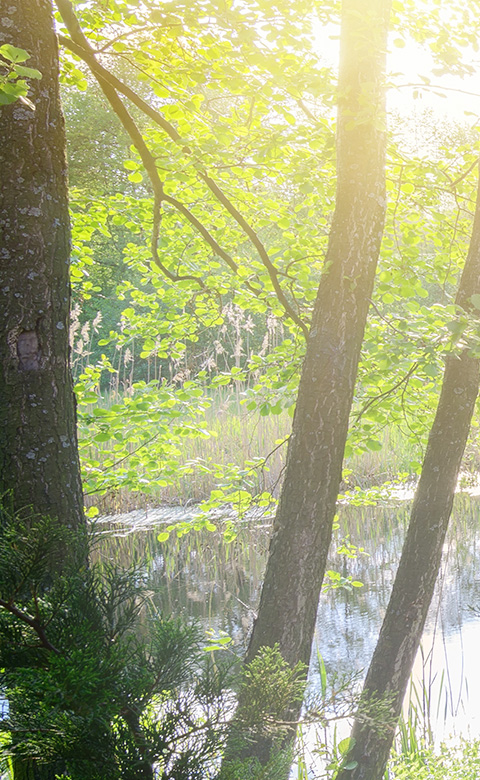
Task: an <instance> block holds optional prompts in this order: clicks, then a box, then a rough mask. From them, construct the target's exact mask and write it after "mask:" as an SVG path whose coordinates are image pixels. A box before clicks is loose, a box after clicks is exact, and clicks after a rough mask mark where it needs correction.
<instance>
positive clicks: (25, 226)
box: [0, 0, 83, 527]
mask: <svg viewBox="0 0 480 780" xmlns="http://www.w3.org/2000/svg"><path fill="white" fill-rule="evenodd" d="M1 17H2V18H1V19H0V44H4V43H10V44H12V45H14V46H16V47H19V48H22V49H25V50H26V51H27V52H29V54H30V55H31V59H30V60H28V62H27V63H26V64H27V65H29V66H31V67H34V68H37V69H38V70H40V71H41V73H42V79H41V81H33V82H32V85H31V87H32V88H31V92H30V95H29V98H30V100H31V101H32V103H33V104H34V106H35V110H32V109H31V108H30V107H29V106H28V105H25V104H24V103H22V102H20V101H17V102H16V103H14V104H12V105H8V106H0V138H1V144H0V321H1V337H0V497H2V498H3V500H6V499H7V496H9V497H10V500H11V504H12V506H13V508H14V509H15V510H19V509H23V508H27V507H33V509H34V511H35V512H37V513H41V514H48V515H51V516H55V517H58V518H61V519H62V521H63V522H65V523H67V524H69V525H71V526H73V527H75V526H78V525H79V524H80V523H81V522H82V512H83V509H82V505H83V502H82V492H81V483H80V469H79V461H78V451H77V437H76V420H75V405H74V396H73V388H72V379H71V374H70V367H69V344H68V328H69V303H70V289H69V253H70V226H69V215H68V203H67V171H66V157H65V133H64V122H63V117H62V112H61V108H60V100H59V86H58V54H57V43H56V37H55V33H54V29H53V17H52V8H51V4H50V2H49V0H5V2H3V4H2V14H1Z"/></svg>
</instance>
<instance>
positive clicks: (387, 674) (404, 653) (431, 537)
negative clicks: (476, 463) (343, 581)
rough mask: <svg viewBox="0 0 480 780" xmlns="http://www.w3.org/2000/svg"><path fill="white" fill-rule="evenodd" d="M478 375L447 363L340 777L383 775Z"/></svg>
mask: <svg viewBox="0 0 480 780" xmlns="http://www.w3.org/2000/svg"><path fill="white" fill-rule="evenodd" d="M474 294H477V295H478V294H480V190H479V191H478V192H477V206H476V212H475V219H474V223H473V230H472V238H471V242H470V247H469V252H468V256H467V260H466V263H465V267H464V271H463V274H462V277H461V280H460V285H459V289H458V293H457V297H456V303H457V305H458V306H461V307H462V308H463V309H465V310H467V311H468V310H469V309H471V308H472V307H471V303H470V298H471V296H472V295H474ZM479 370H480V361H479V359H478V358H477V357H475V356H474V355H472V354H471V353H470V350H469V349H468V348H465V349H463V351H462V352H461V353H460V354H457V355H450V356H449V357H447V359H446V362H445V371H444V378H443V384H442V390H441V394H440V399H439V403H438V407H437V412H436V415H435V420H434V422H433V425H432V429H431V431H430V435H429V439H428V445H427V449H426V452H425V458H424V461H423V467H422V474H421V477H420V480H419V483H418V487H417V490H416V492H415V498H414V501H413V506H412V511H411V516H410V523H409V527H408V531H407V536H406V540H405V543H404V547H403V550H402V556H401V559H400V564H399V567H398V571H397V574H396V577H395V582H394V585H393V590H392V595H391V597H390V601H389V604H388V607H387V611H386V614H385V618H384V621H383V625H382V628H381V631H380V636H379V639H378V643H377V646H376V648H375V652H374V655H373V658H372V661H371V664H370V668H369V670H368V673H367V677H366V680H365V685H364V688H363V691H362V697H361V703H360V707H359V710H358V714H357V716H356V719H355V722H354V726H353V730H352V737H353V738H354V740H355V744H354V746H353V748H352V750H351V751H350V752H349V754H348V761H349V762H350V761H356V762H357V766H356V768H355V769H353V770H341V771H340V772H339V773H338V774H337V780H381V778H383V775H384V772H385V767H386V764H387V761H388V756H389V753H390V749H391V746H392V742H393V738H394V730H395V726H396V723H397V720H398V718H399V716H400V712H401V708H402V702H403V698H404V695H405V690H406V687H407V684H408V680H409V677H410V674H411V671H412V666H413V662H414V660H415V655H416V653H417V650H418V646H419V644H420V640H421V636H422V632H423V628H424V625H425V620H426V618H427V614H428V609H429V606H430V602H431V600H432V595H433V591H434V587H435V582H436V579H437V576H438V571H439V568H440V562H441V558H442V549H443V544H444V540H445V534H446V531H447V527H448V522H449V519H450V514H451V511H452V505H453V499H454V494H455V488H456V484H457V479H458V473H459V470H460V466H461V463H462V458H463V453H464V449H465V444H466V441H467V437H468V432H469V430H470V423H471V419H472V415H473V412H474V408H475V401H476V398H477V394H478V386H479V377H480V374H479ZM382 700H383V701H384V703H385V704H387V705H388V708H389V720H388V723H385V722H384V723H382V722H380V719H379V717H378V714H377V717H375V702H378V701H382Z"/></svg>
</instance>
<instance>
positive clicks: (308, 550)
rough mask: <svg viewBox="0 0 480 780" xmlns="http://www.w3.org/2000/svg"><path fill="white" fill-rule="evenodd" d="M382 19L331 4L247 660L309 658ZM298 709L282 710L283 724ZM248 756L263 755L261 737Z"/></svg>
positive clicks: (348, 367)
mask: <svg viewBox="0 0 480 780" xmlns="http://www.w3.org/2000/svg"><path fill="white" fill-rule="evenodd" d="M389 15H390V0H344V2H343V6H342V27H341V44H340V68H339V82H338V123H337V194H336V205H335V212H334V215H333V222H332V227H331V232H330V237H329V245H328V250H327V254H326V258H325V270H324V273H323V275H322V279H321V282H320V285H319V289H318V294H317V299H316V302H315V307H314V314H313V318H312V326H311V331H310V335H309V338H308V342H307V350H306V357H305V362H304V365H303V369H302V375H301V380H300V386H299V392H298V399H297V405H296V411H295V416H294V420H293V428H292V435H291V437H290V442H289V447H288V454H287V463H286V471H285V479H284V484H283V488H282V492H281V497H280V502H279V506H278V510H277V513H276V517H275V521H274V525H273V531H272V538H271V542H270V548H269V555H268V560H267V567H266V573H265V579H264V583H263V589H262V594H261V599H260V606H259V611H258V617H257V619H256V621H255V624H254V627H253V633H252V636H251V639H250V643H249V647H248V651H247V656H246V662H247V663H248V662H249V661H251V660H252V659H253V658H254V657H255V655H256V654H257V653H258V651H259V649H260V648H261V647H263V646H266V645H268V646H273V645H275V644H278V646H279V649H280V652H281V654H282V656H283V657H284V658H285V660H286V661H287V662H288V663H289V664H290V665H291V666H294V665H295V664H296V663H297V662H298V661H302V662H303V663H305V664H307V665H308V663H309V660H310V653H311V645H312V639H313V634H314V629H315V619H316V614H317V608H318V599H319V595H320V588H321V586H322V582H323V577H324V573H325V567H326V561H327V554H328V549H329V546H330V541H331V535H332V525H333V519H334V516H335V506H336V500H337V495H338V490H339V485H340V480H341V473H342V461H343V452H344V448H345V441H346V436H347V430H348V419H349V415H350V409H351V405H352V400H353V391H354V385H355V380H356V376H357V368H358V362H359V357H360V348H361V345H362V340H363V334H364V328H365V322H366V318H367V313H368V308H369V303H370V297H371V294H372V288H373V283H374V277H375V270H376V266H377V262H378V256H379V251H380V244H381V240H382V235H383V227H384V220H385V208H386V196H385V59H386V58H385V54H386V39H387V30H388V20H389ZM241 706H242V704H241V701H240V702H239V714H240V721H241ZM298 710H299V707H298V708H297V707H294V708H293V710H292V711H290V712H289V713H288V715H289V717H290V718H291V719H292V720H296V718H297V716H298ZM248 750H249V756H256V757H257V758H259V760H260V761H261V762H262V763H266V761H267V760H268V755H267V754H268V748H267V746H266V745H265V740H261V739H259V740H258V744H257V745H255V744H251V743H250V744H249V748H248ZM227 753H228V751H227Z"/></svg>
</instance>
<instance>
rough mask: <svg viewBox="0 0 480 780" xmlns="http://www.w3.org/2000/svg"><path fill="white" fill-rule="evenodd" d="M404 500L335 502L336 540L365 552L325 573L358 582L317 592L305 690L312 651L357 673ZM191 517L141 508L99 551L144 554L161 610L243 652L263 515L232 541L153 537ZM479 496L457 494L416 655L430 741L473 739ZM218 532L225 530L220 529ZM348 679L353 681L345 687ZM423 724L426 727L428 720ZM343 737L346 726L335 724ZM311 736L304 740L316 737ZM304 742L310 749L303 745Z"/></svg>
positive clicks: (382, 603) (479, 716) (376, 620)
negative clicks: (190, 620) (219, 634)
mask: <svg viewBox="0 0 480 780" xmlns="http://www.w3.org/2000/svg"><path fill="white" fill-rule="evenodd" d="M408 510H409V504H408V502H398V501H397V502H393V503H392V504H391V505H390V506H381V507H368V508H365V507H363V508H359V507H352V506H344V507H341V508H340V529H339V530H338V531H337V532H336V542H335V544H334V546H333V549H334V550H335V549H336V547H338V546H339V544H340V542H341V540H342V538H348V540H349V542H350V543H352V544H353V545H356V546H358V547H362V548H364V553H361V554H359V555H358V556H357V557H355V558H349V557H348V556H345V555H338V554H333V555H332V556H331V559H330V561H329V564H328V568H331V569H334V570H336V571H339V572H340V573H341V574H342V576H345V577H349V576H351V577H352V578H353V579H354V580H360V581H361V582H362V583H363V587H362V588H353V589H352V590H351V591H349V590H344V589H338V590H330V591H328V592H326V593H324V594H322V597H321V600H320V605H319V610H318V616H317V626H316V637H315V643H314V649H313V654H314V663H313V664H312V670H311V674H310V678H311V690H312V691H313V692H315V689H316V688H318V687H319V676H318V664H317V662H316V659H317V655H318V653H320V654H321V656H322V657H323V659H324V662H325V666H326V669H327V673H328V677H329V678H330V679H331V680H333V679H334V677H335V675H336V676H337V677H338V676H340V677H341V676H342V675H345V676H349V675H351V674H352V673H353V672H356V673H358V677H359V679H360V678H361V674H362V670H364V669H365V668H366V667H367V666H368V663H369V660H370V657H371V654H372V652H373V649H374V647H375V643H376V639H377V635H378V631H379V628H380V625H381V621H382V617H383V614H384V612H385V608H386V606H387V603H388V599H389V595H390V590H391V586H392V583H393V579H394V576H395V570H396V566H397V563H398V560H399V556H400V552H401V546H402V542H403V537H404V532H405V526H406V523H407V521H408ZM189 516H190V514H189V513H188V512H187V513H185V511H184V510H180V509H168V510H167V509H161V510H149V511H147V512H145V511H139V512H134V513H131V514H130V515H124V516H121V517H116V518H106V519H104V520H103V521H102V522H101V523H100V524H99V526H100V528H101V529H105V530H108V531H109V533H108V539H107V541H106V542H105V543H104V545H103V546H102V548H101V554H102V556H111V555H114V556H115V557H116V558H117V559H120V560H122V561H123V562H125V564H127V563H129V562H131V561H134V560H136V561H141V560H144V559H146V560H147V566H148V568H149V571H150V575H151V578H152V584H153V585H154V586H155V591H156V596H155V598H156V601H157V604H158V606H159V608H160V609H161V610H162V611H164V612H166V613H175V614H179V613H183V614H186V615H189V616H192V617H195V618H197V619H199V620H201V621H202V623H203V624H204V625H205V627H206V628H211V629H214V630H215V631H225V632H226V633H228V635H229V636H231V637H232V638H233V640H234V643H235V645H236V647H237V649H238V652H239V653H241V652H242V650H243V649H244V647H245V646H246V642H247V640H248V634H249V631H250V628H251V625H252V621H253V617H254V614H255V609H256V606H257V603H258V599H259V595H260V588H261V582H262V576H263V570H264V565H265V557H266V552H267V549H268V533H269V528H268V522H267V521H266V520H264V519H261V518H258V517H257V518H252V519H250V520H249V521H247V522H245V523H244V524H243V525H242V528H241V530H240V532H239V535H238V538H237V540H236V541H235V542H232V543H230V544H226V543H225V542H224V541H223V538H222V535H221V533H220V532H214V533H209V532H206V531H203V532H192V533H190V534H188V535H186V536H184V537H182V538H181V539H177V538H176V537H175V535H172V536H171V537H170V539H169V540H168V542H163V543H160V542H158V540H157V534H158V532H159V531H160V530H162V527H163V526H164V525H165V523H171V522H173V521H174V520H175V519H185V518H187V519H188V517H189ZM479 519H480V498H478V497H469V496H467V495H465V494H460V495H458V496H457V499H456V502H455V508H454V514H453V517H452V523H451V528H450V532H449V535H448V538H447V541H446V544H445V549H444V559H443V566H442V571H441V575H440V578H439V581H438V584H437V589H436V593H435V598H434V600H433V603H432V607H431V610H430V614H429V618H428V621H427V625H426V628H425V633H424V637H423V641H422V650H421V652H420V653H419V655H418V656H417V660H416V664H415V670H414V676H413V685H414V690H413V694H412V698H413V700H414V701H418V700H420V701H422V700H423V704H424V706H425V708H426V709H427V710H428V711H429V717H428V718H427V719H425V723H424V725H425V726H426V725H432V726H433V729H434V733H435V740H436V741H440V740H442V739H444V738H447V737H448V736H449V735H450V734H453V733H456V734H457V735H458V734H463V735H465V736H468V735H470V736H472V737H475V736H480V522H479ZM219 527H220V525H219ZM351 687H352V686H351V685H350V688H351ZM427 721H428V723H427ZM337 729H338V733H339V735H340V737H342V736H344V735H346V734H347V733H348V726H347V724H342V723H341V722H340V723H339V725H338V726H337ZM312 739H313V738H312V737H311V735H310V736H308V737H307V742H308V741H310V742H312ZM310 747H311V745H310Z"/></svg>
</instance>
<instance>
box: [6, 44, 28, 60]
mask: <svg viewBox="0 0 480 780" xmlns="http://www.w3.org/2000/svg"><path fill="white" fill-rule="evenodd" d="M0 54H1V55H2V57H3V58H4V59H6V60H8V61H9V62H25V61H26V60H28V59H30V55H29V54H28V52H26V51H25V49H17V47H16V46H12V45H11V44H10V43H4V44H3V46H0Z"/></svg>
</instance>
